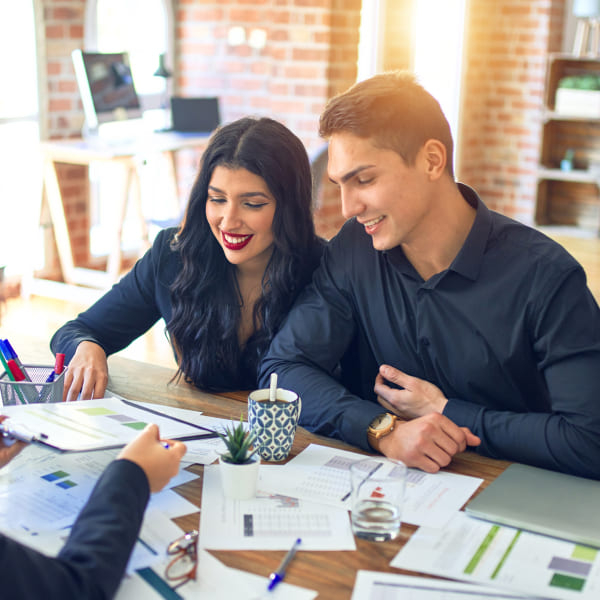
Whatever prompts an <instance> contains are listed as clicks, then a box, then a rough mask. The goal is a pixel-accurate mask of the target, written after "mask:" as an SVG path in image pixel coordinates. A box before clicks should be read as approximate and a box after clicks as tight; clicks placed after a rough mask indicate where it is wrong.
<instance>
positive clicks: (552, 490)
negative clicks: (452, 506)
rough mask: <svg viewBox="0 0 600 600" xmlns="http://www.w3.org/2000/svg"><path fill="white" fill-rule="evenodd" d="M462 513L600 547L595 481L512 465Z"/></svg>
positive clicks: (598, 488)
mask: <svg viewBox="0 0 600 600" xmlns="http://www.w3.org/2000/svg"><path fill="white" fill-rule="evenodd" d="M465 512H467V513H468V514H469V515H471V516H473V517H477V518H480V519H485V520H487V521H494V522H496V523H501V524H503V525H509V526H512V527H517V528H519V529H526V530H529V531H534V532H536V533H543V534H545V535H550V536H553V537H557V538H562V539H565V540H569V541H571V542H577V543H579V544H585V545H587V546H595V547H599V548H600V481H594V480H592V479H584V478H583V477H575V476H573V475H565V474H564V473H556V472H554V471H547V470H546V469H538V468H536V467H529V466H527V465H521V464H518V463H515V464H512V465H510V466H509V467H508V468H507V469H506V471H504V473H502V474H501V475H500V476H499V477H498V478H497V479H495V480H494V481H492V483H490V485H489V486H488V487H487V488H485V489H484V490H483V491H482V492H481V493H480V494H479V495H478V496H476V497H475V498H473V500H471V501H470V502H469V503H468V504H467V506H466V507H465Z"/></svg>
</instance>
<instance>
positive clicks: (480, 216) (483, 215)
mask: <svg viewBox="0 0 600 600" xmlns="http://www.w3.org/2000/svg"><path fill="white" fill-rule="evenodd" d="M458 189H459V191H460V193H461V194H462V196H463V198H464V199H465V200H466V201H467V202H468V203H469V204H470V205H471V206H473V207H474V208H475V210H476V213H475V220H474V222H473V226H472V227H471V231H470V232H469V235H468V236H467V239H466V240H465V243H464V244H463V246H462V248H461V249H460V251H459V252H458V254H457V255H456V258H455V259H454V260H453V261H452V264H451V265H450V268H449V270H452V271H454V272H455V273H458V274H460V275H462V276H463V277H467V278H469V279H472V280H475V279H477V276H478V275H479V271H480V269H481V263H482V261H483V254H484V252H485V248H486V246H487V241H488V237H489V235H490V231H491V229H492V216H491V213H490V210H489V209H488V207H487V206H486V205H485V204H484V203H483V202H482V201H481V199H480V198H479V196H478V195H477V193H476V192H475V190H474V189H473V188H471V187H469V186H468V185H465V184H464V183H458ZM383 253H384V254H387V255H388V257H389V259H390V260H391V262H392V263H393V264H395V265H396V267H397V268H399V269H400V270H401V271H402V272H403V273H405V274H406V275H410V276H411V277H414V276H415V274H416V271H415V270H414V267H413V266H412V265H411V264H410V262H409V261H408V260H407V259H406V257H405V256H404V252H403V250H402V247H401V246H396V247H395V248H390V250H387V251H384V252H383ZM434 279H435V280H437V277H435V278H434Z"/></svg>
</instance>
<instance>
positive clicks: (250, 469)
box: [219, 456, 260, 500]
mask: <svg viewBox="0 0 600 600" xmlns="http://www.w3.org/2000/svg"><path fill="white" fill-rule="evenodd" d="M219 465H220V467H219V471H220V473H221V483H222V485H223V493H224V494H225V497H226V498H229V499H231V500H249V499H250V498H254V497H255V496H256V483H257V481H258V467H259V466H260V458H258V457H256V456H255V457H254V458H253V459H252V461H251V462H249V463H246V464H243V465H236V464H233V463H228V462H226V461H224V460H223V457H220V458H219Z"/></svg>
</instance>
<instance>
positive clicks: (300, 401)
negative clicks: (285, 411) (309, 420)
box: [298, 394, 302, 421]
mask: <svg viewBox="0 0 600 600" xmlns="http://www.w3.org/2000/svg"><path fill="white" fill-rule="evenodd" d="M301 412H302V398H300V394H298V421H299V420H300V413H301Z"/></svg>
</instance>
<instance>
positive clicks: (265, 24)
mask: <svg viewBox="0 0 600 600" xmlns="http://www.w3.org/2000/svg"><path fill="white" fill-rule="evenodd" d="M41 4H42V5H43V7H44V11H43V30H44V35H45V41H42V43H44V45H45V52H46V56H47V62H46V71H47V77H48V80H47V83H48V85H47V89H46V90H45V92H46V93H45V97H46V99H47V109H48V113H47V114H48V124H47V131H48V137H50V138H66V137H74V136H78V135H79V134H80V132H81V126H82V124H83V115H82V111H81V104H80V101H79V94H78V91H77V87H76V82H75V77H74V72H73V67H72V63H71V51H72V50H73V49H75V48H79V47H82V45H83V23H84V13H85V7H86V2H85V0H41ZM360 4H361V3H360V0H233V1H230V2H227V3H224V2H201V3H200V2H198V1H197V0H179V1H178V2H176V3H175V5H176V14H175V27H176V34H175V38H176V73H177V79H176V81H175V87H176V90H177V92H178V93H179V94H181V95H187V96H201V95H216V96H219V97H220V98H221V101H222V109H223V119H224V121H231V120H233V119H236V118H238V117H240V116H243V115H247V114H253V115H268V116H271V117H273V118H275V119H278V120H280V121H282V122H283V123H285V124H286V125H287V126H288V127H290V128H291V129H292V130H293V131H294V132H295V133H296V134H297V135H298V136H299V137H300V138H301V139H302V140H303V142H304V143H305V145H306V147H307V149H308V151H309V153H312V152H313V151H314V150H315V149H317V148H318V147H319V146H320V145H321V144H322V141H321V140H319V138H318V135H317V122H318V116H319V114H320V112H321V110H322V108H323V106H324V104H325V102H326V101H327V99H328V98H329V97H330V96H331V95H332V94H334V93H337V92H338V91H341V90H344V89H346V88H347V87H348V86H349V85H351V84H352V83H353V82H354V81H355V79H356V61H357V45H358V28H359V24H360ZM236 26H237V27H241V28H243V30H244V33H245V41H243V42H242V43H240V44H238V45H234V44H232V43H230V40H229V32H230V29H231V28H232V27H236ZM255 30H258V32H259V35H260V34H261V33H262V35H263V36H264V40H265V43H264V46H263V47H255V46H256V44H251V43H249V42H250V41H251V40H254V39H256V35H257V34H256V31H255ZM253 36H254V37H253ZM198 159H199V155H198V153H195V152H193V151H186V152H181V153H180V156H179V158H178V165H177V166H178V180H179V191H180V196H181V200H182V201H185V200H186V198H187V194H188V192H189V189H190V187H191V185H192V182H193V179H194V175H195V173H196V169H197V164H198ZM58 171H59V173H58V175H59V181H60V185H61V191H62V193H63V198H64V201H65V210H66V213H67V218H68V224H69V230H70V233H71V241H72V244H73V249H74V254H75V262H76V264H78V265H86V266H89V265H88V263H89V260H90V257H89V235H88V232H89V213H88V210H87V207H88V204H89V202H88V200H89V199H88V188H87V169H86V168H85V167H78V166H73V165H70V166H67V165H59V169H58ZM318 210H321V207H318ZM329 213H333V214H332V215H330V214H329ZM319 219H320V220H321V221H322V222H324V227H328V228H329V230H331V231H333V230H337V227H339V225H340V223H341V220H340V217H339V209H337V210H331V209H330V210H329V212H328V211H324V212H323V214H322V215H320V216H319ZM47 263H48V264H47V266H46V269H45V271H44V275H46V276H48V275H52V274H58V262H57V259H56V252H55V249H54V248H53V246H52V245H50V246H49V248H48V249H47Z"/></svg>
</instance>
